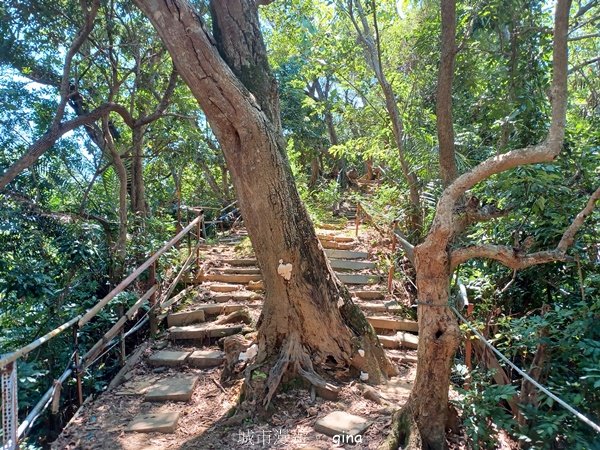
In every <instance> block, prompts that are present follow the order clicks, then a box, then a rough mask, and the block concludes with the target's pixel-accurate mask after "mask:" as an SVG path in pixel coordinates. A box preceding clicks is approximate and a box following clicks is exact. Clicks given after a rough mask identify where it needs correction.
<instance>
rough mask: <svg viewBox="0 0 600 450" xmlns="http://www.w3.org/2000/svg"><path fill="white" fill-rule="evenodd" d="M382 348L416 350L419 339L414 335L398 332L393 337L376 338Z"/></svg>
mask: <svg viewBox="0 0 600 450" xmlns="http://www.w3.org/2000/svg"><path fill="white" fill-rule="evenodd" d="M377 337H378V338H379V342H381V345H383V347H384V348H392V349H396V348H408V349H411V350H416V349H417V347H418V346H419V337H418V336H415V335H414V334H410V333H406V332H403V331H399V332H398V333H396V334H395V335H394V336H377Z"/></svg>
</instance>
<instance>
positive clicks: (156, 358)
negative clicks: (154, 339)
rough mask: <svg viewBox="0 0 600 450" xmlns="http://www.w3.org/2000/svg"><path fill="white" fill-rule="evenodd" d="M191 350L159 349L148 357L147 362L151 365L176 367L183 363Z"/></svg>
mask: <svg viewBox="0 0 600 450" xmlns="http://www.w3.org/2000/svg"><path fill="white" fill-rule="evenodd" d="M191 353H192V352H182V351H176V350H161V351H159V352H155V353H152V354H151V355H150V356H149V357H148V364H149V365H151V366H152V367H161V366H162V367H178V366H182V365H184V364H185V363H186V362H187V360H188V358H189V357H190V355H191Z"/></svg>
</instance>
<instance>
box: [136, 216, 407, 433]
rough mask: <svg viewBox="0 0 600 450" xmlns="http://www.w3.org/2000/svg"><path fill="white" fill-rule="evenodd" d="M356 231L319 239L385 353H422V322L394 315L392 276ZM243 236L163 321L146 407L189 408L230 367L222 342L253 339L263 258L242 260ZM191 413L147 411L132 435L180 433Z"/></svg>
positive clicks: (150, 361) (223, 250)
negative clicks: (204, 379)
mask: <svg viewBox="0 0 600 450" xmlns="http://www.w3.org/2000/svg"><path fill="white" fill-rule="evenodd" d="M351 231H353V230H351V229H349V228H348V229H345V230H337V231H336V230H333V231H332V230H330V229H328V230H321V231H320V232H319V234H318V236H319V239H320V241H321V244H322V245H323V247H324V248H325V252H326V254H327V256H328V257H329V260H330V263H331V266H332V268H333V269H334V270H335V272H336V273H337V276H338V277H339V279H340V280H341V281H342V282H344V283H345V284H346V285H347V286H348V288H349V290H350V292H351V293H352V296H353V299H354V301H355V302H356V304H357V305H358V306H359V307H360V308H361V309H362V310H363V311H364V312H365V314H366V315H367V318H368V320H369V322H370V323H371V324H372V326H373V327H374V328H375V330H376V331H377V333H378V334H379V335H380V340H381V342H382V344H383V345H384V347H386V348H387V349H392V351H395V350H397V349H400V348H401V347H404V348H408V349H414V348H416V343H417V337H416V336H415V335H412V334H410V333H409V332H416V331H417V324H416V322H413V321H409V320H404V319H399V318H397V317H396V316H395V314H397V313H398V312H399V311H400V310H401V309H402V307H401V306H400V305H399V304H398V303H396V302H395V301H394V300H393V299H392V297H391V296H390V295H389V293H387V292H386V290H385V286H384V285H382V284H381V283H380V282H381V281H382V280H384V279H385V277H382V276H381V273H380V271H379V270H378V266H377V264H378V261H377V259H376V257H375V256H374V255H372V254H369V253H368V252H365V251H361V250H360V249H359V247H362V248H364V247H365V243H364V242H360V240H357V239H355V238H353V237H351V236H348V233H350V232H351ZM244 236H245V233H244V232H243V231H242V233H238V234H237V235H236V236H232V237H230V238H228V240H227V242H224V243H220V244H219V245H216V246H210V247H206V248H204V249H203V252H205V253H208V254H209V255H210V258H209V259H208V260H207V261H205V264H204V266H205V269H204V270H203V271H201V273H199V274H198V276H197V277H196V279H195V280H194V282H195V283H196V284H197V286H196V287H195V288H194V290H193V291H192V292H193V293H194V294H193V298H192V299H190V300H191V301H188V302H187V303H184V305H183V306H182V307H180V308H179V310H178V311H173V312H170V313H166V314H165V316H163V317H165V318H166V321H167V325H168V331H167V336H168V341H163V344H164V347H163V348H155V349H154V350H153V351H152V353H151V354H149V355H148V356H147V358H146V364H147V366H149V367H150V368H151V370H152V373H153V374H158V377H156V376H155V375H153V376H152V377H150V378H148V382H147V383H146V384H144V383H142V386H143V389H137V390H136V389H134V393H136V394H137V395H143V396H144V401H145V402H152V403H157V404H158V403H165V402H168V404H171V402H174V403H182V402H189V401H190V400H191V399H192V396H193V392H194V388H195V387H196V384H197V382H198V379H199V377H201V376H203V375H202V374H203V373H205V372H206V371H211V370H212V371H214V370H215V368H217V367H219V366H221V365H223V362H224V361H225V360H226V354H225V352H224V351H223V350H222V349H221V348H220V346H219V345H218V344H219V340H220V339H221V338H224V337H227V336H232V335H248V334H250V333H253V332H254V329H253V327H252V326H251V325H252V324H255V323H256V321H257V319H258V317H259V315H260V310H261V308H262V302H263V298H264V297H263V290H262V289H263V284H262V280H261V274H260V269H259V268H258V266H257V263H256V259H255V258H253V257H252V255H248V256H245V257H244V258H240V257H239V255H237V253H236V244H239V242H240V240H241V239H243V238H244ZM407 336H408V337H407ZM411 336H412V337H411ZM221 344H223V341H221ZM254 347H255V346H254ZM249 351H250V350H247V352H249ZM408 360H409V361H412V360H411V359H408ZM173 368H177V370H176V371H173V370H172V369H173ZM163 371H164V372H163ZM138 381H139V380H138ZM184 410H185V406H184V405H183V404H182V406H181V407H177V408H171V407H169V409H168V410H166V411H165V410H164V408H154V409H150V410H149V411H148V410H146V411H144V413H140V414H138V415H137V416H135V417H134V418H133V420H132V421H131V422H130V424H129V426H128V428H127V430H128V431H136V432H163V433H170V432H173V431H174V430H175V429H176V427H177V423H178V420H179V418H180V415H181V414H183V413H184Z"/></svg>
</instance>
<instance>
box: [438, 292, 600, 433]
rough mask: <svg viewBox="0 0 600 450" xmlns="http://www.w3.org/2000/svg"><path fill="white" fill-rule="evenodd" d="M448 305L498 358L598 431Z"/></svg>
mask: <svg viewBox="0 0 600 450" xmlns="http://www.w3.org/2000/svg"><path fill="white" fill-rule="evenodd" d="M460 296H461V299H462V300H463V301H465V300H466V289H464V291H463V288H461V293H460ZM466 302H467V303H466V304H468V300H466ZM448 306H449V307H450V309H451V310H452V311H453V312H454V314H456V316H457V317H458V318H459V319H460V320H461V321H462V322H463V323H464V324H465V325H466V326H467V327H468V328H469V329H470V330H471V332H472V333H473V334H474V335H475V336H477V338H478V339H480V340H481V342H483V344H484V345H485V346H486V347H487V348H489V349H490V350H491V351H492V352H494V353H495V354H496V355H497V356H498V358H500V359H501V360H502V361H504V362H505V363H506V364H508V365H509V366H510V367H512V368H513V369H514V370H515V371H516V372H517V373H518V374H519V375H521V376H522V377H523V378H525V379H526V380H527V381H528V382H530V383H531V384H532V385H533V386H535V387H536V388H537V389H539V390H540V391H541V392H543V393H544V394H546V395H547V396H548V397H550V398H551V399H552V400H554V401H555V402H556V403H558V404H559V405H560V406H562V407H563V408H564V409H566V410H567V411H569V412H570V413H571V414H573V415H574V416H575V417H576V418H577V419H579V420H580V421H581V422H583V423H585V424H586V425H588V426H589V427H590V428H592V429H593V430H594V431H596V432H597V433H600V425H598V424H596V423H594V422H592V421H591V420H590V419H589V418H587V417H586V416H584V415H583V414H582V413H581V412H579V411H577V410H576V409H575V408H573V407H572V406H571V405H569V404H568V403H567V402H565V401H564V400H562V399H561V398H560V397H558V396H557V395H556V394H554V393H552V392H551V391H550V390H549V389H548V388H546V387H545V386H543V385H542V384H540V383H539V382H538V381H537V380H535V379H534V378H532V377H531V376H529V374H528V373H527V372H525V371H523V370H522V369H521V368H520V367H518V366H516V365H515V364H514V363H513V362H512V361H511V360H510V359H508V358H507V357H506V356H504V354H502V352H500V350H498V349H497V348H496V347H494V346H493V345H492V344H491V343H490V342H489V341H488V340H487V339H486V338H485V337H484V336H483V335H482V334H481V333H480V332H479V331H477V329H476V328H475V327H474V326H473V325H472V324H471V323H470V322H469V321H468V320H467V319H466V318H465V317H464V316H463V315H462V314H461V313H460V312H458V310H457V309H456V308H455V307H454V306H453V305H451V304H449V305H448Z"/></svg>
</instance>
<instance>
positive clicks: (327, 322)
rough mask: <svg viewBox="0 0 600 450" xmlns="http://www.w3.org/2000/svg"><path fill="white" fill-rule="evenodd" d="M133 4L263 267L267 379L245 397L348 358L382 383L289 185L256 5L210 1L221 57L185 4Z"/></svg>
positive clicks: (370, 341) (379, 364) (362, 327)
mask: <svg viewBox="0 0 600 450" xmlns="http://www.w3.org/2000/svg"><path fill="white" fill-rule="evenodd" d="M136 4H137V5H138V7H139V8H140V9H142V11H144V13H145V14H146V15H147V16H148V17H149V18H150V20H151V21H152V23H153V25H154V26H155V28H156V29H157V31H158V33H159V35H160V36H161V38H162V40H163V42H164V43H165V45H166V46H167V48H168V50H169V52H170V53H171V56H172V58H173V60H174V62H175V65H176V66H177V69H178V72H179V73H180V74H181V77H182V78H183V79H184V80H185V82H186V83H187V85H188V86H189V87H190V89H191V91H192V93H193V94H194V96H195V97H196V99H197V100H198V103H199V104H200V106H201V107H202V109H203V110H204V112H205V114H206V116H207V118H208V121H209V122H210V125H211V127H212V129H213V132H214V133H215V135H216V136H217V138H218V140H219V142H220V144H221V147H222V149H223V152H224V154H225V159H226V162H227V167H228V168H229V170H230V172H231V175H232V180H233V184H234V187H235V189H236V193H237V197H238V200H239V205H240V208H241V211H242V214H243V216H244V223H245V224H246V227H247V228H248V233H249V236H250V239H251V241H252V244H253V247H254V249H255V252H256V258H257V260H258V264H259V266H260V268H261V272H262V274H263V279H264V283H265V290H266V296H265V302H264V307H263V313H262V316H261V320H260V324H259V330H258V345H259V354H258V357H257V362H256V364H255V366H253V367H254V369H255V370H260V371H261V372H264V373H268V378H267V380H266V381H265V382H263V383H262V384H261V382H260V381H256V380H254V381H251V383H249V385H248V386H247V387H248V388H249V391H248V393H247V394H248V395H247V397H246V398H247V399H249V400H250V402H251V403H252V402H256V405H257V406H258V405H260V404H263V405H266V404H268V403H269V401H270V399H271V397H272V396H273V394H274V392H275V389H276V388H277V386H278V384H279V383H280V381H281V380H282V377H283V376H284V375H286V374H289V375H301V376H303V377H304V378H305V379H307V380H308V381H310V382H311V383H313V384H316V385H317V386H324V383H323V380H322V379H320V378H319V377H318V376H316V373H315V371H314V369H315V365H320V364H322V363H325V362H327V363H333V364H336V365H340V366H348V365H352V366H354V367H356V368H357V369H358V370H361V371H363V372H367V373H368V374H369V378H370V380H371V381H373V382H380V381H382V380H384V379H385V378H386V375H387V374H390V373H392V372H393V371H394V369H393V367H392V366H391V365H390V363H389V361H388V360H387V359H386V357H385V354H384V352H383V349H382V347H381V346H380V344H379V343H378V341H377V337H376V335H375V333H374V331H373V329H372V327H371V326H370V325H369V323H368V322H367V321H366V319H365V317H364V316H363V314H362V313H361V312H360V310H359V309H358V307H356V305H354V304H353V303H352V300H351V298H350V295H349V293H348V291H347V290H346V289H345V288H344V287H343V285H341V283H340V282H339V281H338V280H337V278H336V277H335V274H334V273H333V271H332V270H331V268H330V266H329V263H328V261H327V259H326V257H325V254H324V252H323V248H322V247H321V245H320V244H319V241H318V239H317V237H316V235H315V231H314V228H313V225H312V223H311V221H310V219H309V217H308V215H307V212H306V210H305V208H304V206H303V204H302V202H301V200H300V197H299V195H298V192H297V190H296V187H295V184H294V180H293V178H292V173H291V170H290V167H289V163H288V160H287V156H286V154H285V145H284V142H283V139H282V136H281V132H280V125H279V108H278V104H277V98H276V96H273V95H272V92H273V89H274V86H275V84H274V80H273V79H272V77H271V74H270V72H269V68H268V64H267V59H266V51H265V47H264V43H263V41H262V37H261V35H260V29H259V24H258V12H257V7H256V4H255V2H253V1H245V0H233V1H227V2H212V3H211V7H212V8H211V9H212V13H213V25H214V26H215V27H216V29H217V31H216V32H215V37H216V38H217V40H218V42H217V43H216V47H217V48H218V51H219V52H220V53H221V55H222V56H221V55H219V53H218V52H217V51H216V49H215V47H214V46H213V40H212V37H211V36H210V35H209V34H208V32H207V31H206V30H205V28H204V24H203V23H202V22H201V19H200V18H199V16H198V15H197V14H196V12H195V11H194V10H193V7H192V6H191V5H190V4H189V3H187V2H185V1H183V0H170V1H167V0H157V1H153V2H146V1H142V0H136ZM250 75H252V76H251V77H250ZM249 79H251V80H252V82H251V83H250V82H248V81H247V80H249ZM242 81H245V82H246V83H247V84H243V83H242ZM324 330H327V332H324ZM359 350H363V351H361V352H359ZM362 355H364V356H362ZM252 378H255V379H256V378H261V377H250V379H252Z"/></svg>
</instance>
